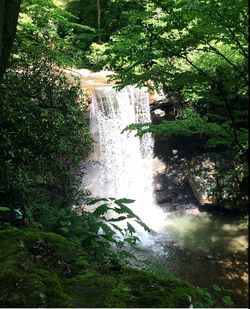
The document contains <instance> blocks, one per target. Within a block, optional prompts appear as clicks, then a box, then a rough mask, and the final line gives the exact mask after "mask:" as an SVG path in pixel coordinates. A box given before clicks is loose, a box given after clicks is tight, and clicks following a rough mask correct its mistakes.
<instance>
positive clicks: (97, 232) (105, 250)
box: [56, 198, 150, 267]
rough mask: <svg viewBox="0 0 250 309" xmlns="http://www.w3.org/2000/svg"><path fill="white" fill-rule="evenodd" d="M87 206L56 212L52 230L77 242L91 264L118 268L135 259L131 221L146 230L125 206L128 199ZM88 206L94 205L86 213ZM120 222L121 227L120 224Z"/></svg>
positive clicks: (91, 202) (94, 201)
mask: <svg viewBox="0 0 250 309" xmlns="http://www.w3.org/2000/svg"><path fill="white" fill-rule="evenodd" d="M86 202H87V205H86V206H85V207H84V208H83V205H79V206H75V208H74V209H71V210H68V211H67V210H65V209H62V210H61V211H60V215H59V220H58V226H57V229H56V231H57V232H58V233H60V234H62V235H64V236H67V237H70V238H72V239H74V240H75V241H77V242H78V243H79V242H80V244H81V245H82V246H83V247H84V248H85V250H87V251H88V253H89V254H90V255H91V256H92V257H93V260H94V261H95V263H98V265H99V266H100V264H102V265H103V264H111V265H117V266H119V267H121V266H122V265H127V264H129V263H130V260H133V259H136V256H135V255H134V254H133V253H132V252H131V250H134V251H137V250H139V248H138V246H137V243H138V242H139V238H138V237H137V236H136V229H135V227H134V226H133V225H132V224H133V222H134V223H136V224H137V225H140V226H142V227H143V228H144V229H145V230H146V231H150V230H149V228H148V227H147V226H146V225H145V224H144V223H143V222H142V221H141V219H140V218H139V217H138V216H137V215H135V214H134V213H133V212H132V211H131V209H130V208H129V207H128V206H126V204H128V203H133V202H134V201H133V200H129V199H114V198H109V199H106V198H99V199H90V200H89V201H86ZM90 205H94V206H95V210H94V211H89V210H88V207H89V206H90ZM120 223H122V224H120Z"/></svg>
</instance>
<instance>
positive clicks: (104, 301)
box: [0, 228, 205, 308]
mask: <svg viewBox="0 0 250 309" xmlns="http://www.w3.org/2000/svg"><path fill="white" fill-rule="evenodd" d="M0 237H1V242H0V303H1V306H2V307H24V308H25V307H73V308H76V307H81V308H97V307H102V308H103V307H104V308H110V307H112V308H121V307H125V308H131V307H134V308H142V307H144V308H149V307H151V308H157V307H164V308H181V307H189V305H190V302H189V298H190V297H191V298H192V300H194V301H195V300H197V301H201V303H202V299H200V297H199V295H198V294H197V290H196V289H195V288H194V287H193V286H191V285H190V284H188V283H187V282H185V281H181V280H177V279H171V278H168V277H167V276H160V275H156V274H153V273H149V272H146V271H141V270H136V269H131V268H127V269H122V270H121V271H119V272H114V271H111V270H110V271H108V270H106V271H104V270H103V271H100V270H95V269H93V268H91V266H90V264H89V262H88V258H87V257H86V255H85V254H84V252H83V249H82V248H81V247H78V246H77V245H76V244H74V243H72V242H71V241H68V240H67V239H65V238H64V237H61V236H59V235H56V234H53V233H43V232H32V231H23V230H19V229H16V228H9V229H6V230H3V231H0ZM202 304H203V303H202ZM204 307H205V303H204Z"/></svg>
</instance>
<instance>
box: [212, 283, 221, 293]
mask: <svg viewBox="0 0 250 309" xmlns="http://www.w3.org/2000/svg"><path fill="white" fill-rule="evenodd" d="M212 287H213V289H214V290H215V291H216V292H221V291H222V289H221V288H220V287H219V286H218V285H217V284H213V285H212Z"/></svg>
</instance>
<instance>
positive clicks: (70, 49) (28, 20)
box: [13, 0, 95, 66]
mask: <svg viewBox="0 0 250 309" xmlns="http://www.w3.org/2000/svg"><path fill="white" fill-rule="evenodd" d="M94 31H95V30H94V29H93V28H91V27H88V26H85V25H82V24H79V23H78V22H77V18H76V17H75V16H74V15H72V14H71V13H69V12H68V11H66V10H65V9H62V8H60V7H58V6H57V5H55V4H54V2H53V1H52V0H43V1H38V0H25V1H22V5H21V12H20V15H19V22H18V31H17V38H16V44H15V46H14V50H13V54H14V60H16V62H18V63H19V64H20V62H23V61H25V60H26V63H27V62H29V61H30V60H31V58H33V59H37V58H40V57H42V56H43V57H44V58H46V59H48V58H50V59H51V60H53V61H54V62H56V63H57V64H59V65H70V66H77V65H82V63H83V60H84V59H85V55H84V46H85V45H86V41H87V39H88V37H89V36H90V38H91V37H92V35H93V33H94Z"/></svg>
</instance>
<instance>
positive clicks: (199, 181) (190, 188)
mask: <svg viewBox="0 0 250 309" xmlns="http://www.w3.org/2000/svg"><path fill="white" fill-rule="evenodd" d="M166 106H167V107H166ZM151 110H152V112H151V115H152V121H153V123H155V124H157V123H160V122H161V121H162V120H169V121H171V120H172V119H173V110H171V106H170V105H169V106H168V104H167V103H158V102H156V106H154V107H153V108H151ZM154 156H155V159H154V192H155V199H156V202H157V203H158V204H160V205H162V207H164V208H167V209H168V210H176V209H177V210H178V209H182V210H183V211H186V210H187V209H189V210H190V209H195V208H196V209H197V207H200V208H204V209H207V210H212V211H214V210H216V211H217V210H219V211H220V210H222V211H223V210H226V211H227V210H232V211H234V210H237V211H246V205H247V204H248V200H247V196H246V195H244V194H242V191H241V184H240V182H238V181H237V179H235V177H233V175H232V174H231V173H230V172H229V171H230V170H234V169H236V168H237V166H236V167H235V166H234V164H235V162H233V160H230V159H228V158H227V156H224V155H222V154H218V153H215V152H207V150H205V149H204V148H202V146H201V144H200V143H199V140H195V139H192V138H191V137H181V136H179V137H167V136H165V137H162V136H156V137H155V147H154Z"/></svg>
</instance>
